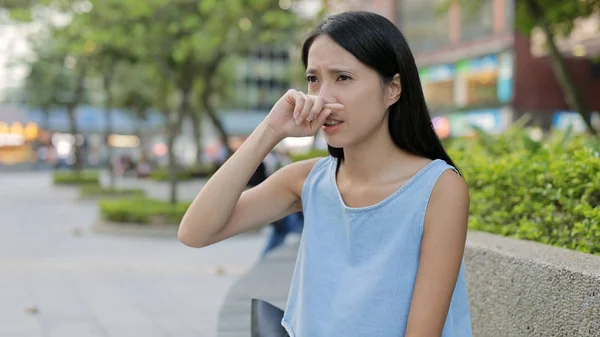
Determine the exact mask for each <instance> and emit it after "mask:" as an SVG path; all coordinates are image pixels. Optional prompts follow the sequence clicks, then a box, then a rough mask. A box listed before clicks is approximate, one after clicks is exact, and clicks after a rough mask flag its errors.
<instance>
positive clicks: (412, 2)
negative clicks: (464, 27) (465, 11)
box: [397, 0, 450, 52]
mask: <svg viewBox="0 0 600 337" xmlns="http://www.w3.org/2000/svg"><path fill="white" fill-rule="evenodd" d="M442 3H443V0H400V3H399V4H398V6H397V8H398V15H397V17H398V22H399V26H400V28H401V30H402V32H403V34H404V35H405V36H406V39H407V40H408V43H409V45H410V46H411V49H412V50H413V51H414V52H428V51H433V50H436V49H439V48H443V47H445V46H447V45H448V44H449V43H450V20H449V13H447V12H444V13H440V12H439V8H440V6H441V5H442Z"/></svg>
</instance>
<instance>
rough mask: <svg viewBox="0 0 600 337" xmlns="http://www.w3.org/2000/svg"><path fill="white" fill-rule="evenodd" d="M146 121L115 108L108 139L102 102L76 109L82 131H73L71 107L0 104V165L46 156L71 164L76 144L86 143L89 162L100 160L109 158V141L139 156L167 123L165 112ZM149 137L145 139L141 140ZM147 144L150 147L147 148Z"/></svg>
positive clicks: (85, 156) (49, 160) (114, 150)
mask: <svg viewBox="0 0 600 337" xmlns="http://www.w3.org/2000/svg"><path fill="white" fill-rule="evenodd" d="M149 115H150V116H149V118H148V119H147V120H145V121H143V122H140V121H137V120H135V118H134V117H133V116H132V114H131V113H129V112H127V111H124V110H120V109H113V111H112V119H111V129H112V134H111V135H110V136H109V137H108V139H107V140H106V141H105V135H104V132H105V131H104V130H105V126H106V118H105V115H104V111H103V109H101V108H97V107H94V106H88V105H82V106H80V107H78V108H77V110H76V123H77V126H78V130H79V134H77V135H73V134H71V130H70V122H69V118H68V115H67V111H66V110H65V109H64V108H63V109H55V110H52V111H50V113H49V114H48V117H46V116H45V114H44V113H42V111H40V110H39V109H32V108H28V107H26V106H23V105H18V104H1V105H0V166H1V165H14V164H23V163H34V162H38V161H41V162H46V163H48V164H52V165H54V164H57V163H59V162H64V164H65V165H69V164H70V163H71V162H72V161H73V153H74V145H75V144H78V145H79V146H81V149H82V154H83V159H84V164H85V165H92V166H94V165H99V164H102V163H104V162H106V161H107V160H108V158H107V146H110V147H111V149H112V153H113V154H117V155H120V154H122V155H128V156H131V157H139V156H140V153H141V151H142V150H144V151H146V153H150V152H151V147H152V145H153V142H154V141H155V139H154V138H156V137H155V136H156V135H160V134H161V131H162V129H163V124H164V121H163V118H162V117H161V116H160V115H158V114H157V113H151V114H149ZM144 139H146V140H148V141H146V142H143V141H142V140H144ZM143 145H146V146H147V147H148V148H144V149H143V148H142V146H143Z"/></svg>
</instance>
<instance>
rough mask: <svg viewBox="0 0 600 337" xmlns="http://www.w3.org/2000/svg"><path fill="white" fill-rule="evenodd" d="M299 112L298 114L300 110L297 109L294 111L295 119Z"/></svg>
mask: <svg viewBox="0 0 600 337" xmlns="http://www.w3.org/2000/svg"><path fill="white" fill-rule="evenodd" d="M299 114H300V112H299V111H294V118H296V119H297V118H298V115H299Z"/></svg>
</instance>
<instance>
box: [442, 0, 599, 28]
mask: <svg viewBox="0 0 600 337" xmlns="http://www.w3.org/2000/svg"><path fill="white" fill-rule="evenodd" d="M457 1H458V2H459V3H460V6H461V8H463V11H464V12H465V14H466V15H468V16H472V17H477V16H478V15H480V14H479V12H480V11H481V8H482V6H483V5H484V1H481V0H444V1H442V3H441V5H440V6H439V8H438V11H439V12H440V13H445V12H447V11H448V9H449V7H450V6H451V4H452V3H453V2H457ZM488 1H489V0H488ZM515 2H516V4H515V11H516V15H515V22H514V24H515V28H517V29H518V30H519V31H520V32H522V33H524V34H527V35H529V34H531V31H532V30H533V29H534V28H535V27H536V26H538V25H539V24H540V22H539V21H538V19H536V18H535V17H534V16H533V14H532V13H531V10H530V9H529V7H528V5H527V1H525V0H519V1H515ZM535 2H536V3H537V5H538V6H539V8H540V9H541V10H542V12H543V14H544V18H545V20H547V22H548V23H549V25H550V26H551V28H552V31H553V33H555V34H557V35H563V36H564V35H568V34H569V33H570V32H571V31H572V30H573V28H574V27H575V20H577V19H579V18H585V17H588V16H590V15H592V14H594V13H598V12H600V1H598V0H577V1H564V0H535Z"/></svg>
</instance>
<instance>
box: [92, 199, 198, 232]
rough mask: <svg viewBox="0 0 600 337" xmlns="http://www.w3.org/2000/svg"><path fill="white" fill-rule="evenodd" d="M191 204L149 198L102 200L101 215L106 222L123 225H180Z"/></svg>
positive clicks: (100, 203) (100, 205)
mask: <svg viewBox="0 0 600 337" xmlns="http://www.w3.org/2000/svg"><path fill="white" fill-rule="evenodd" d="M190 204H191V202H180V203H177V204H175V205H173V204H171V203H169V202H166V201H162V200H156V199H149V198H123V199H118V200H101V201H100V202H99V207H100V214H101V216H102V218H103V219H104V220H107V221H112V222H121V223H140V224H151V223H160V224H169V225H178V224H179V223H180V222H181V219H182V218H183V215H184V214H185V211H186V210H187V209H188V207H189V206H190Z"/></svg>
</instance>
